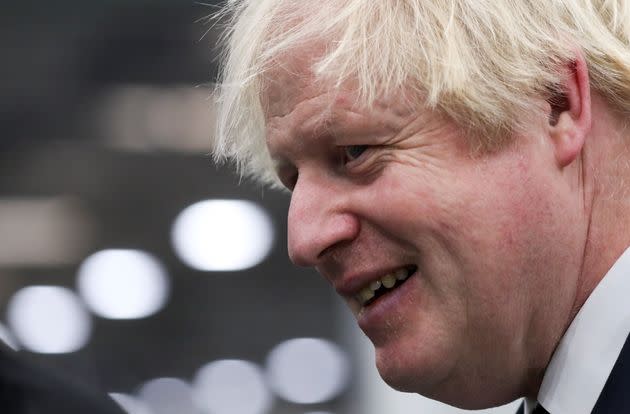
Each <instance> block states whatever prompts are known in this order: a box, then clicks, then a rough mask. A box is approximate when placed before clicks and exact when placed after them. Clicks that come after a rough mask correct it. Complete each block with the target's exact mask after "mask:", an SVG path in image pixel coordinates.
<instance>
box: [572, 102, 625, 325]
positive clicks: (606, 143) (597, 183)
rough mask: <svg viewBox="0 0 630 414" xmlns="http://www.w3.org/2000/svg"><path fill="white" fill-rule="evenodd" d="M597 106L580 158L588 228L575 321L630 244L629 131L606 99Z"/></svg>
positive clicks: (575, 308)
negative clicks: (588, 137) (607, 107)
mask: <svg viewBox="0 0 630 414" xmlns="http://www.w3.org/2000/svg"><path fill="white" fill-rule="evenodd" d="M594 107H596V108H599V109H600V110H599V111H597V110H595V111H594V116H593V119H594V120H596V121H594V123H593V130H592V134H591V139H590V140H588V141H587V143H586V144H585V146H584V150H583V152H582V157H581V162H580V170H581V171H580V174H579V176H580V178H579V179H580V180H581V192H582V202H583V205H584V212H585V215H586V218H587V220H588V233H587V237H586V243H585V246H584V254H583V261H582V269H581V274H580V276H579V280H578V286H577V294H576V297H575V302H574V305H573V312H572V315H571V320H572V319H573V317H574V316H575V314H577V312H578V311H579V310H580V308H581V307H582V305H583V304H584V302H585V301H586V299H588V297H589V295H590V294H591V292H592V291H593V290H594V289H595V287H596V286H597V284H598V283H599V282H600V281H601V280H602V278H603V277H604V276H605V275H606V273H607V272H608V270H609V269H610V268H611V267H612V265H613V264H614V263H615V261H616V260H617V259H618V258H619V256H621V254H622V253H623V252H624V251H625V250H626V249H627V248H628V247H629V246H630V189H628V188H627V187H628V186H627V183H628V182H630V134H628V132H627V129H626V128H625V125H623V124H624V121H623V120H622V119H619V118H620V117H619V118H617V117H615V116H614V115H612V113H611V112H610V111H608V110H605V109H604V108H605V107H606V105H605V104H603V103H602V104H601V105H594ZM569 323H570V321H569Z"/></svg>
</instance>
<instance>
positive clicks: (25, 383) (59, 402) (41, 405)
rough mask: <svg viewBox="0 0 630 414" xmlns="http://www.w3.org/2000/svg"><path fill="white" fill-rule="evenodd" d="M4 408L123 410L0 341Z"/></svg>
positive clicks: (44, 412)
mask: <svg viewBox="0 0 630 414" xmlns="http://www.w3.org/2000/svg"><path fill="white" fill-rule="evenodd" d="M0 410H1V411H2V412H3V413H10V414H86V413H90V414H123V411H122V410H121V409H120V407H118V406H117V405H116V404H115V403H114V401H113V400H111V399H109V398H107V397H106V396H105V394H103V393H99V392H96V391H94V390H92V389H89V388H87V387H85V385H83V384H82V383H81V382H80V381H77V380H74V379H71V378H67V377H65V376H62V375H60V374H59V373H53V372H50V371H46V370H44V369H42V368H41V367H39V366H36V365H34V364H31V363H29V362H27V361H25V360H23V359H22V358H21V357H19V356H18V355H17V354H16V353H15V352H13V351H12V350H11V349H8V348H6V347H5V346H4V344H0Z"/></svg>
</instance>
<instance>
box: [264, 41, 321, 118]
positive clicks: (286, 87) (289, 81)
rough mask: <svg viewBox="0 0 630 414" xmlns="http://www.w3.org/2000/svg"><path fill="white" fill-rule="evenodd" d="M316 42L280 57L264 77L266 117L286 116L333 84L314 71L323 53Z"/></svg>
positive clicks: (273, 62)
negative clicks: (320, 54) (319, 77)
mask: <svg viewBox="0 0 630 414" xmlns="http://www.w3.org/2000/svg"><path fill="white" fill-rule="evenodd" d="M318 51H319V48H318V47H316V46H311V47H305V48H304V49H302V50H299V51H297V50H295V51H291V52H287V53H284V54H283V55H282V56H279V57H276V58H275V59H274V60H273V61H272V62H271V65H270V69H269V70H268V71H266V72H265V74H264V75H263V77H262V88H261V90H262V94H261V102H262V106H263V109H264V111H265V118H266V119H269V118H272V117H282V116H285V115H286V114H288V113H289V112H291V110H292V109H293V108H294V107H295V106H296V105H297V104H298V103H300V102H302V101H304V100H306V99H309V98H312V97H315V96H318V95H321V94H323V93H326V91H327V90H329V89H330V88H327V87H326V85H325V84H326V82H324V81H322V80H321V79H318V77H317V76H315V75H314V73H313V70H312V68H313V65H314V64H315V62H316V60H317V57H318V56H319V53H318Z"/></svg>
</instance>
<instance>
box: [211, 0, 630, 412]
mask: <svg viewBox="0 0 630 414" xmlns="http://www.w3.org/2000/svg"><path fill="white" fill-rule="evenodd" d="M226 13H227V14H230V15H231V16H232V20H231V23H230V25H229V30H228V32H227V35H226V40H227V41H226V57H225V66H224V70H223V80H222V83H221V85H220V88H219V90H218V93H219V115H218V134H217V135H218V137H217V142H216V145H215V151H216V154H217V158H224V157H230V158H233V159H235V160H236V161H237V163H238V166H239V167H240V169H241V171H243V172H244V173H246V174H250V175H254V176H257V177H260V178H261V179H263V180H264V181H267V182H272V183H278V182H279V183H281V184H282V185H283V186H285V187H286V188H287V189H289V190H290V191H291V193H292V194H291V205H290V209H289V218H288V219H289V220H288V222H289V229H288V240H289V246H288V248H289V256H290V258H291V260H292V261H293V262H295V263H296V264H298V265H303V266H314V267H316V268H317V270H318V271H319V272H320V273H321V274H322V275H323V276H324V277H325V278H326V279H328V280H329V281H330V283H331V284H332V285H333V287H334V288H335V289H336V291H337V292H338V293H339V294H340V295H341V296H342V297H343V298H344V299H345V300H346V301H347V302H348V304H349V305H350V307H351V308H352V309H353V310H354V312H355V314H356V317H357V321H358V324H359V326H360V327H361V329H362V330H363V331H364V332H365V334H366V335H367V336H368V337H369V338H370V340H371V341H372V342H373V344H374V346H375V350H376V364H377V368H378V370H379V372H380V374H381V376H382V377H383V378H384V379H385V381H386V382H388V383H389V384H390V385H392V386H393V387H395V388H397V389H400V390H404V391H412V392H417V393H420V394H422V395H425V396H428V397H430V398H434V399H437V400H440V401H443V402H446V403H448V404H451V405H455V406H459V407H464V408H469V409H478V408H484V407H490V406H496V405H499V404H503V403H507V402H509V401H512V400H514V399H516V398H519V397H526V402H527V403H526V404H525V407H523V408H521V409H522V410H523V409H524V410H525V411H526V412H531V411H532V410H534V409H536V410H537V411H536V412H544V411H543V410H545V409H546V410H547V411H548V412H551V413H552V414H562V413H570V414H579V413H590V412H591V411H593V410H594V411H593V412H599V413H603V412H607V413H608V412H616V413H621V412H630V394H628V393H626V392H621V393H620V392H617V391H618V390H619V389H621V390H623V388H624V384H627V385H626V386H628V385H630V379H629V378H630V373H628V372H625V371H627V370H628V369H627V368H626V366H625V365H627V364H628V363H630V356H629V357H628V359H627V360H626V359H625V354H624V352H622V351H621V350H622V347H623V345H624V343H625V341H626V337H627V335H628V333H629V332H630V305H628V304H627V300H626V299H625V295H626V292H629V291H630V250H627V249H628V247H629V246H630V187H629V186H628V185H627V183H628V180H630V145H629V144H630V125H629V120H630V1H628V0H529V1H521V2H513V1H505V0H497V1H495V2H479V1H475V0H449V1H446V0H397V1H373V0H348V1H338V0H322V1H319V2H310V1H289V0H255V1H254V0H251V1H247V0H243V1H231V2H228V6H227V9H226ZM629 352H630V351H629ZM620 354H621V357H620ZM618 357H619V359H618ZM616 361H617V362H616ZM611 372H612V375H610V377H609V374H610V373H611ZM607 382H608V383H607ZM535 407H536V408H535Z"/></svg>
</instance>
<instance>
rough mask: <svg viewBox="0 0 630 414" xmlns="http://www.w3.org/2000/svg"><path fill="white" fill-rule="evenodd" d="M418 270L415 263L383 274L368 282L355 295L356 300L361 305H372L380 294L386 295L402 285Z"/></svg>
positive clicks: (364, 306)
mask: <svg viewBox="0 0 630 414" xmlns="http://www.w3.org/2000/svg"><path fill="white" fill-rule="evenodd" d="M417 270H418V266H416V265H408V266H404V267H401V268H400V269H397V270H395V271H393V272H391V273H388V274H386V275H383V276H382V277H381V278H380V279H377V280H374V281H372V282H370V283H369V284H368V285H366V286H364V287H363V288H362V289H361V290H359V293H357V294H356V295H355V299H356V301H357V302H358V303H359V304H360V305H361V307H363V308H366V307H368V306H370V305H372V304H373V303H374V302H375V301H377V300H378V299H379V298H381V297H382V296H385V295H388V294H389V293H391V292H393V291H394V290H396V289H397V288H399V287H400V286H401V285H403V284H404V283H405V282H406V281H407V280H408V279H409V278H410V277H411V276H413V275H414V274H415V273H416V271H417Z"/></svg>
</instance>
